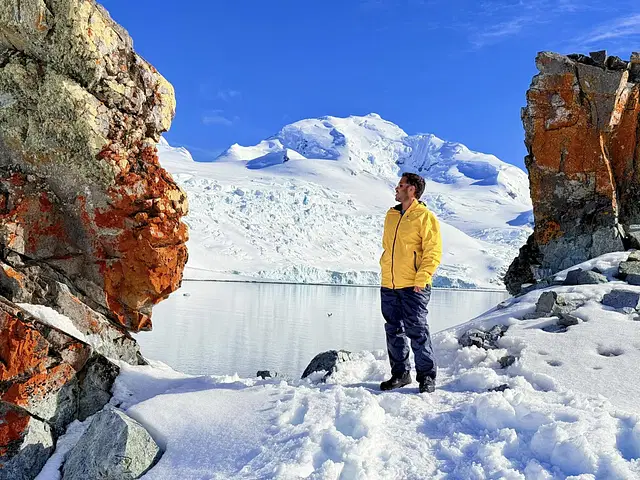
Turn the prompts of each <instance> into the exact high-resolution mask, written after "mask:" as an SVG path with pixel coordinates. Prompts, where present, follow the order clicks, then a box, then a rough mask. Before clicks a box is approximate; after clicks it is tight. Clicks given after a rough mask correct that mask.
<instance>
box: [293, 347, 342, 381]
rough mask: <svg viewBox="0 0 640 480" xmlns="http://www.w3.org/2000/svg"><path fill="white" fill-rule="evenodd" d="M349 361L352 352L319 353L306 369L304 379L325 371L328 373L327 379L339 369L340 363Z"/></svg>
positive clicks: (331, 351) (333, 351) (330, 351)
mask: <svg viewBox="0 0 640 480" xmlns="http://www.w3.org/2000/svg"><path fill="white" fill-rule="evenodd" d="M349 360H351V352H347V351H346V350H329V351H328V352H323V353H319V354H318V355H316V356H315V357H313V359H312V360H311V362H310V363H309V365H308V366H307V368H305V369H304V373H303V374H302V378H307V377H308V376H309V375H311V374H312V373H314V372H320V371H324V372H327V374H326V375H325V377H324V378H325V379H327V378H328V377H329V376H330V375H331V374H332V373H333V372H335V371H336V370H337V369H338V365H339V364H340V363H342V362H346V361H349Z"/></svg>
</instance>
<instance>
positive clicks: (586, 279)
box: [576, 270, 609, 285]
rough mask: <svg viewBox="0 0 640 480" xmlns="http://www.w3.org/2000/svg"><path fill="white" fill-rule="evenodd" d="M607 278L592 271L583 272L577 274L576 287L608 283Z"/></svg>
mask: <svg viewBox="0 0 640 480" xmlns="http://www.w3.org/2000/svg"><path fill="white" fill-rule="evenodd" d="M608 282H609V280H608V279H607V277H605V276H604V275H602V274H601V273H598V272H594V271H593V270H585V271H582V272H580V273H579V274H578V277H577V279H576V285H598V284H600V283H608Z"/></svg>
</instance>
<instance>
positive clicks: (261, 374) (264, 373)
mask: <svg viewBox="0 0 640 480" xmlns="http://www.w3.org/2000/svg"><path fill="white" fill-rule="evenodd" d="M277 376H278V372H272V371H271V370H258V373H256V377H260V378H261V379H263V380H264V379H265V378H273V377H277Z"/></svg>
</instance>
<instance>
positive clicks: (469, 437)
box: [40, 252, 640, 480]
mask: <svg viewBox="0 0 640 480" xmlns="http://www.w3.org/2000/svg"><path fill="white" fill-rule="evenodd" d="M625 259H626V253H625V252H620V253H613V254H608V255H604V256H602V257H600V258H598V259H594V260H592V261H590V262H587V263H585V264H583V265H579V266H577V268H583V269H584V270H589V269H592V268H594V267H597V268H598V269H599V270H600V271H603V272H606V273H607V274H608V277H609V280H610V282H609V283H605V284H600V285H589V286H561V287H555V288H554V289H553V290H555V291H556V292H558V293H561V294H564V295H569V296H571V297H572V298H576V299H578V298H579V299H580V303H582V306H580V307H579V308H578V309H577V310H575V311H574V312H572V314H573V315H575V316H576V317H577V318H578V324H577V325H573V326H570V327H568V329H567V330H566V331H556V332H554V331H549V330H548V329H547V330H545V329H546V328H547V327H549V326H550V325H551V324H553V323H555V322H556V321H557V318H554V317H548V318H547V317H543V318H537V319H530V320H526V319H523V318H526V317H525V315H526V314H529V313H531V312H532V311H533V310H534V309H535V305H536V302H537V300H538V298H539V296H540V295H541V294H542V293H544V292H545V291H549V290H552V289H546V290H539V291H533V292H530V293H529V294H527V295H524V296H522V297H519V298H511V299H509V300H506V301H504V302H503V303H501V304H500V305H499V306H497V307H496V308H494V309H492V310H490V311H489V312H487V313H485V314H483V315H481V316H480V317H478V318H476V319H474V320H471V321H470V322H468V323H466V324H464V325H461V326H458V327H455V328H453V329H450V330H447V331H444V332H441V333H438V334H436V335H434V347H435V351H436V357H437V359H438V364H439V371H438V379H437V389H436V391H435V393H433V394H418V389H417V384H416V383H414V384H412V385H410V386H407V387H405V388H403V389H399V390H397V391H392V392H380V391H379V389H378V385H379V382H380V381H381V380H383V379H385V378H387V377H388V375H389V365H388V360H387V358H386V354H385V352H383V351H380V352H360V353H358V354H355V355H354V358H353V359H352V360H350V361H348V362H346V363H342V364H341V365H340V367H339V369H338V371H337V372H336V373H334V374H333V375H332V376H331V377H329V379H328V381H327V383H322V382H321V381H320V379H321V378H322V377H323V376H324V372H318V374H317V375H316V374H313V375H312V376H311V377H310V378H308V379H306V380H294V379H285V378H278V377H276V378H274V379H268V380H259V379H257V378H256V379H241V378H239V377H237V376H226V377H209V376H199V377H193V376H188V375H183V374H180V373H178V372H175V371H173V370H171V369H170V368H169V367H166V366H163V365H162V364H158V363H152V365H150V366H139V367H132V366H129V365H126V364H122V366H121V368H122V373H121V374H120V376H119V377H118V380H117V382H116V385H115V387H114V399H113V400H112V402H113V403H114V404H116V405H118V406H119V407H120V408H122V409H124V410H125V411H126V413H127V414H128V415H130V416H132V417H133V418H135V419H136V420H138V421H139V422H140V423H141V424H142V425H144V426H145V427H146V428H147V429H148V430H149V431H150V432H151V433H152V435H153V437H154V439H155V440H156V441H157V442H158V443H159V444H160V445H161V446H162V447H163V449H165V452H164V455H163V457H162V458H161V460H160V462H159V463H158V464H157V465H156V466H155V467H154V468H153V469H151V470H150V471H149V472H148V473H147V474H146V475H145V476H144V479H147V480H151V479H174V478H176V479H177V478H180V479H183V478H203V477H207V478H234V479H243V478H245V479H253V478H273V479H283V480H284V479H297V478H313V479H338V478H366V479H372V480H373V479H388V478H395V479H417V478H420V479H422V478H451V479H478V480H481V479H514V480H516V479H517V480H528V479H546V480H563V479H573V480H588V479H628V480H632V479H637V478H640V405H639V404H638V402H637V399H638V398H639V397H640V383H639V382H638V381H637V378H638V376H637V365H638V362H640V322H639V321H634V316H635V315H637V312H636V313H629V314H627V313H625V312H624V311H623V310H622V309H619V310H614V309H612V308H610V307H604V306H603V305H602V304H601V303H600V301H601V300H602V297H603V296H604V295H605V294H607V293H609V292H610V291H611V290H612V289H624V290H627V291H630V292H636V293H640V287H637V286H631V285H627V284H626V283H624V282H621V281H617V280H615V279H614V278H613V277H612V276H611V274H612V273H614V272H616V271H617V265H618V264H619V262H620V261H621V260H625ZM564 274H566V272H564V273H561V274H559V275H558V276H557V278H562V277H563V276H564ZM583 302H584V303H583ZM494 325H507V326H508V327H509V328H508V330H507V332H506V333H505V335H504V336H503V337H502V338H501V339H500V340H499V342H498V345H497V348H496V349H491V350H485V349H482V348H478V347H476V346H471V347H461V346H460V345H459V343H458V338H459V337H460V336H461V335H462V334H463V333H464V332H466V331H467V330H469V329H471V328H482V329H488V328H490V327H493V326H494ZM339 347H340V346H339V345H336V348H339ZM507 355H511V356H513V357H515V362H514V363H512V364H511V365H509V366H506V367H505V366H503V364H502V362H501V361H500V360H501V359H503V358H504V357H505V356H507ZM498 387H499V388H498ZM73 435H75V433H74V432H72V433H71V434H70V436H71V437H72V438H67V437H63V438H62V439H61V442H60V445H61V447H59V449H60V450H61V451H62V453H61V452H57V453H56V455H54V457H52V459H51V460H50V462H51V463H52V464H53V466H55V465H59V464H60V462H61V458H60V457H61V455H63V453H64V451H66V450H65V449H68V448H69V447H68V444H69V443H70V442H72V441H75V440H74V438H75V437H73ZM52 470H53V468H51V466H49V465H47V466H45V470H43V471H52ZM52 478H56V477H40V480H50V479H52Z"/></svg>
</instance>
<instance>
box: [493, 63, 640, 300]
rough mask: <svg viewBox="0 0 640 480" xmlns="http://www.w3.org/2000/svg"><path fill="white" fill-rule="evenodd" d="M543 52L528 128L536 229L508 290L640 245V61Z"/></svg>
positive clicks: (533, 87)
mask: <svg viewBox="0 0 640 480" xmlns="http://www.w3.org/2000/svg"><path fill="white" fill-rule="evenodd" d="M602 56H605V58H607V57H606V53H604V52H594V54H593V56H592V57H586V56H584V55H569V56H564V55H559V54H555V53H551V52H542V53H540V54H539V55H538V57H537V58H536V66H537V67H538V70H539V72H540V73H539V74H538V75H536V76H535V77H534V78H533V81H532V83H531V87H530V88H529V91H528V92H527V106H526V108H524V109H523V112H522V120H523V123H524V128H525V144H526V147H527V150H528V155H527V157H526V158H525V164H526V167H527V170H528V171H529V182H530V189H531V198H532V202H533V213H534V219H535V229H534V232H533V234H532V237H531V239H530V241H529V242H528V244H527V248H526V249H525V250H524V251H523V250H521V252H520V255H519V257H518V258H517V259H516V260H514V262H513V264H512V266H511V268H510V270H509V273H508V275H507V278H506V279H505V283H506V285H507V288H508V289H509V291H510V292H511V293H512V294H516V293H518V292H519V291H520V286H521V285H522V284H523V283H531V273H530V269H531V268H540V269H543V270H549V271H551V272H552V273H555V272H558V271H560V270H563V269H566V268H569V267H571V266H573V265H576V264H578V263H581V262H584V261H586V260H589V259H591V258H594V257H597V256H599V255H602V254H604V253H608V252H614V251H621V250H624V249H626V248H629V247H637V246H639V245H640V228H638V227H639V226H640V182H639V181H638V178H639V177H638V175H639V174H640V172H638V171H637V152H638V149H640V137H639V136H638V127H639V124H638V119H639V117H640V77H639V75H638V69H639V68H640V56H639V55H638V54H633V55H632V57H631V61H630V62H622V61H618V60H619V59H617V60H616V59H615V58H612V57H609V58H607V59H606V60H605V61H604V62H601V61H600V59H601V58H600V57H602Z"/></svg>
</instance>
